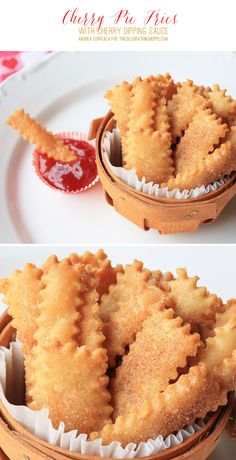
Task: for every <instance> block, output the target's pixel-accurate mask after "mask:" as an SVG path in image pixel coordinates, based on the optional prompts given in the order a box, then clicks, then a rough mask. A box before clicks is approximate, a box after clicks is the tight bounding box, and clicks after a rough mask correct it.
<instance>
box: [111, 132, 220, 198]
mask: <svg viewBox="0 0 236 460" xmlns="http://www.w3.org/2000/svg"><path fill="white" fill-rule="evenodd" d="M103 147H104V153H105V160H106V162H107V164H108V167H109V168H110V169H111V171H112V172H113V174H114V175H115V176H116V177H118V178H119V179H121V180H122V181H123V182H124V183H125V184H126V185H128V186H129V187H131V188H133V189H135V190H137V191H138V192H143V193H146V194H147V195H150V196H156V197H165V198H171V199H177V200H186V199H190V198H199V197H200V196H202V195H206V194H207V193H210V192H214V191H215V190H217V189H218V188H220V187H221V186H222V185H223V184H225V183H226V182H227V180H229V176H225V177H224V178H223V179H219V180H218V181H216V182H214V183H213V184H209V185H207V186H205V185H202V186H201V187H196V188H194V189H191V190H183V191H182V192H181V191H180V190H179V189H177V188H175V189H173V190H168V188H167V187H164V188H161V187H160V185H159V184H154V183H153V182H146V180H145V177H143V178H142V180H139V178H138V176H137V174H136V170H135V169H125V168H122V167H121V166H119V165H121V137H120V130H119V128H114V129H113V130H112V132H110V131H107V132H106V133H105V138H104V146H103Z"/></svg>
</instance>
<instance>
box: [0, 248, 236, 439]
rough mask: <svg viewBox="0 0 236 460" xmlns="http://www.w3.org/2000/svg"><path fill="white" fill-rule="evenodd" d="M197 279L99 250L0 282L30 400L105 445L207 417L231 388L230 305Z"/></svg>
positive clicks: (235, 369)
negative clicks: (115, 260) (115, 261)
mask: <svg viewBox="0 0 236 460" xmlns="http://www.w3.org/2000/svg"><path fill="white" fill-rule="evenodd" d="M198 279H199V278H198V277H197V276H194V277H189V276H188V274H187V270H186V269H184V268H180V269H177V276H176V277H174V276H173V275H172V274H171V273H170V272H167V273H166V274H163V273H162V272H161V271H160V270H159V269H158V268H157V269H155V270H153V271H151V270H148V269H147V268H145V267H144V265H143V263H142V262H140V261H137V260H135V261H134V262H133V263H132V264H130V265H126V266H124V267H123V266H122V265H117V266H116V267H113V266H112V264H111V262H110V260H109V259H108V257H107V255H106V254H105V253H104V251H102V250H99V251H97V253H95V254H93V253H91V252H85V253H84V254H82V255H78V254H76V253H72V254H71V255H70V256H69V257H68V258H65V259H63V260H61V261H60V260H59V259H58V258H57V257H56V256H55V255H53V256H51V257H49V258H48V259H47V260H46V262H44V263H43V264H42V266H41V267H40V268H37V267H36V266H35V265H33V264H30V263H28V264H26V265H25V267H24V268H23V270H15V271H14V272H13V273H12V275H11V276H10V277H9V278H4V279H3V280H0V292H1V293H3V294H4V298H3V301H4V303H5V304H7V305H8V307H9V308H8V313H9V315H11V316H12V324H13V327H14V328H15V329H16V336H17V340H18V341H19V342H20V344H21V350H22V353H23V355H24V366H25V388H26V390H25V402H26V404H27V406H28V407H29V408H31V409H32V410H40V409H43V408H47V409H48V411H49V417H50V419H51V421H52V424H53V426H54V427H55V428H57V427H58V426H59V424H60V422H63V423H64V424H65V429H66V431H69V430H78V432H79V433H85V434H87V435H88V437H89V439H90V440H95V439H97V438H102V444H103V445H107V444H109V443H111V442H112V441H119V442H120V443H121V445H122V446H123V447H125V446H126V445H127V444H129V443H135V444H137V445H138V444H139V443H140V442H146V441H148V440H149V439H156V437H157V436H158V435H162V436H163V437H164V438H165V437H167V436H168V435H170V434H171V433H176V432H177V431H178V430H180V429H183V428H184V427H185V426H186V425H191V424H193V423H194V422H196V421H197V420H198V419H202V423H203V424H204V419H205V417H206V416H207V414H209V412H215V411H216V410H217V409H218V408H219V407H220V406H224V405H226V404H227V397H228V393H229V392H231V391H233V390H234V389H235V385H236V300H235V299H231V300H229V301H228V302H225V303H223V301H222V300H221V299H220V298H219V297H218V296H217V295H216V294H211V293H210V292H209V291H208V290H207V288H206V287H202V286H200V287H198V286H197V282H198ZM109 366H110V368H109Z"/></svg>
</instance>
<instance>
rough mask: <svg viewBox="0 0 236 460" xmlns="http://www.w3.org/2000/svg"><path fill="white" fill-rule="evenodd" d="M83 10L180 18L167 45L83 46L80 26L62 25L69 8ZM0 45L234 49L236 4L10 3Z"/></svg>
mask: <svg viewBox="0 0 236 460" xmlns="http://www.w3.org/2000/svg"><path fill="white" fill-rule="evenodd" d="M76 7H79V8H80V12H81V15H83V14H84V13H85V12H88V13H89V14H90V13H92V12H96V13H97V14H99V15H105V16H106V18H108V19H107V21H106V22H107V24H108V25H109V24H110V19H109V17H110V16H111V15H112V14H114V13H115V12H117V11H118V10H120V9H127V8H128V9H129V10H130V12H131V13H132V14H133V15H135V16H136V17H137V19H138V21H140V20H142V18H143V16H144V15H145V14H146V12H147V11H148V10H152V9H161V11H163V12H165V13H166V14H168V15H171V14H173V13H176V12H177V13H178V21H179V22H178V24H177V25H176V26H173V27H170V33H169V41H168V42H79V41H78V31H77V25H75V26H73V25H72V26H70V25H69V26H63V25H62V21H61V19H62V17H63V15H64V13H65V12H66V11H67V10H68V9H73V8H76ZM0 43H1V49H2V50H3V49H5V50H15V49H17V50H27V49H29V48H30V49H31V50H42V49H44V50H46V49H51V50H77V49H83V50H85V49H86V48H88V49H95V50H97V51H98V50H101V49H103V50H104V49H105V50H109V49H123V50H125V51H127V50H129V49H132V50H137V49H139V50H141V49H145V50H151V49H155V50H167V49H168V50H191V51H193V50H217V51H219V50H234V49H235V1H234V0H224V2H219V1H216V0H198V1H196V0H195V1H193V0H192V1H189V0H158V1H156V0H145V1H142V0H141V1H137V0H118V1H117V0H116V1H112V0H99V2H98V1H96V0H80V1H78V0H70V1H69V2H68V1H65V0H57V1H56V2H55V1H48V0H40V1H36V0H34V1H32V0H20V1H19V0H7V1H4V2H3V1H2V2H1V15H0Z"/></svg>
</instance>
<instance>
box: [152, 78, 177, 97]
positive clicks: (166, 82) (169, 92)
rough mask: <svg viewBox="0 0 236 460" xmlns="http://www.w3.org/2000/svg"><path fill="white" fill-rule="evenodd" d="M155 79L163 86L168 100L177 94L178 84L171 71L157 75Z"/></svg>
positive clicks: (162, 88)
mask: <svg viewBox="0 0 236 460" xmlns="http://www.w3.org/2000/svg"><path fill="white" fill-rule="evenodd" d="M154 79H155V81H156V82H157V83H158V86H159V87H160V88H161V90H162V92H163V94H164V96H165V98H166V100H167V101H169V100H170V99H171V98H172V96H173V95H174V94H176V92H177V87H178V85H177V84H176V83H175V82H174V80H173V78H172V77H171V75H170V74H169V73H166V74H165V75H161V74H159V75H156V76H155V77H154Z"/></svg>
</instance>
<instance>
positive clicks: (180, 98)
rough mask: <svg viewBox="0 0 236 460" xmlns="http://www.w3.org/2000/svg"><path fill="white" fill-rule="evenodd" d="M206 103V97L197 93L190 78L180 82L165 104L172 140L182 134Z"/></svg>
mask: <svg viewBox="0 0 236 460" xmlns="http://www.w3.org/2000/svg"><path fill="white" fill-rule="evenodd" d="M206 105H207V101H206V99H205V98H204V97H203V96H202V95H201V94H199V93H198V88H197V86H195V85H194V84H193V82H192V81H191V80H188V81H186V82H184V83H182V84H181V85H180V86H179V87H178V88H177V93H176V94H174V95H173V97H172V99H171V100H170V101H169V102H168V104H167V113H168V115H169V121H170V132H171V135H172V141H173V142H175V141H176V139H177V138H178V137H181V136H182V133H183V132H184V131H185V130H186V129H187V127H188V125H189V123H190V121H191V120H192V119H193V117H194V115H196V114H197V113H198V112H199V110H202V109H204V108H205V107H206Z"/></svg>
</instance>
